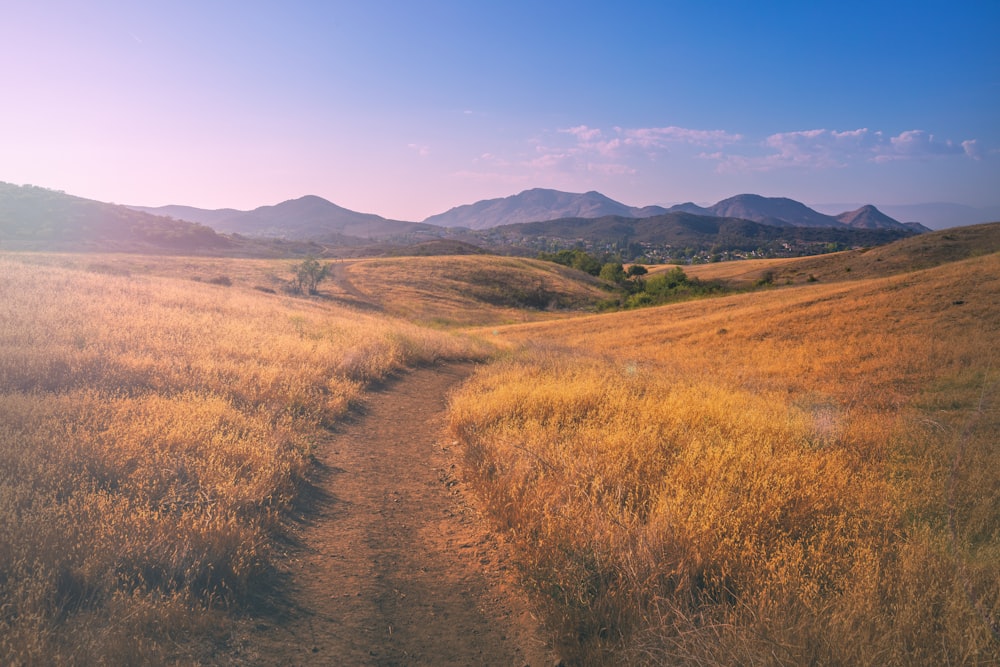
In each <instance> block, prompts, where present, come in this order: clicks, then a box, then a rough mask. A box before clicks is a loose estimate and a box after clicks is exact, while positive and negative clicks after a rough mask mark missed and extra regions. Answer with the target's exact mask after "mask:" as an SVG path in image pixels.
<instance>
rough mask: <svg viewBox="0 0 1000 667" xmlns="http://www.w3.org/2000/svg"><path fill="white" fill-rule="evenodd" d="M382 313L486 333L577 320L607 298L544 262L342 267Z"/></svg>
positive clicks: (445, 260) (492, 259)
mask: <svg viewBox="0 0 1000 667" xmlns="http://www.w3.org/2000/svg"><path fill="white" fill-rule="evenodd" d="M346 275H347V279H348V280H349V281H350V282H351V284H352V285H354V286H355V288H356V289H357V290H358V291H359V292H360V293H361V294H362V295H364V297H365V298H366V299H367V300H369V301H370V302H371V303H374V304H377V305H378V307H380V308H382V309H383V310H385V312H387V313H391V314H393V315H396V316H399V317H405V318H406V319H408V320H412V321H415V322H420V323H424V324H433V325H435V326H476V325H478V326H488V325H493V324H499V323H509V322H524V321H530V320H536V319H551V318H553V317H559V316H567V315H571V314H579V312H580V311H585V310H593V307H594V306H595V304H596V303H597V302H598V301H600V300H601V299H604V298H606V297H607V292H606V291H604V290H603V289H602V288H601V286H600V281H598V280H597V279H595V278H593V277H591V276H589V275H587V274H585V273H582V272H580V271H575V270H572V269H568V268H566V267H563V266H559V265H557V264H552V263H550V262H542V261H539V260H534V259H523V258H512V257H496V256H451V257H398V258H386V259H370V260H362V261H358V262H353V263H350V264H347V265H346Z"/></svg>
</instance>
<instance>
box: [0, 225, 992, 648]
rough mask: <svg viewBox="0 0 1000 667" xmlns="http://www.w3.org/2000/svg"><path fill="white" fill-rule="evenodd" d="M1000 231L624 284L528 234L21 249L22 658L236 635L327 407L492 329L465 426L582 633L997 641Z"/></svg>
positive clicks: (554, 620)
mask: <svg viewBox="0 0 1000 667" xmlns="http://www.w3.org/2000/svg"><path fill="white" fill-rule="evenodd" d="M946 234H947V235H950V236H951V238H950V239H949V238H947V237H946ZM998 237H1000V225H995V226H992V227H977V228H963V229H960V230H949V231H948V232H947V233H938V234H936V235H927V236H925V237H917V238H916V239H909V240H907V241H904V242H900V243H899V244H893V245H892V246H887V247H884V248H876V249H871V250H868V251H852V252H848V253H837V254H835V255H829V256H824V257H818V258H804V259H800V260H779V261H778V262H777V263H774V262H771V263H770V264H763V263H762V264H759V265H757V264H753V263H750V262H733V263H731V264H728V265H724V264H716V265H705V266H698V267H684V270H685V271H686V272H688V273H689V275H692V276H693V277H700V278H703V279H723V280H730V281H732V282H736V283H738V282H739V281H740V280H743V281H747V282H750V283H752V282H755V281H756V280H758V279H759V277H757V276H755V274H754V272H755V271H760V272H764V271H771V272H772V273H773V275H774V277H775V279H774V281H773V287H771V288H768V289H764V290H759V291H754V292H749V293H743V294H733V295H730V296H725V297H715V298H710V299H701V300H695V301H687V302H684V303H677V304H673V305H669V306H662V307H658V308H646V309H638V310H630V311H624V312H616V313H608V314H603V315H592V314H586V313H585V312H583V311H587V310H589V309H592V308H593V306H594V304H595V303H597V302H598V301H600V300H601V299H604V298H606V296H607V293H606V292H605V291H604V290H602V289H601V288H600V286H599V285H598V283H597V282H596V281H594V280H592V279H590V278H589V277H582V275H581V274H579V273H575V272H573V271H570V270H568V269H565V268H564V267H561V266H558V265H555V264H551V263H545V262H538V261H534V260H524V259H512V258H502V257H493V256H460V257H408V258H392V259H364V260H352V261H349V262H339V263H337V264H336V265H335V267H334V270H333V272H332V276H331V279H330V280H329V281H328V282H326V283H324V284H323V285H322V286H321V294H320V295H319V296H315V297H309V298H305V297H295V296H291V295H289V294H287V293H286V292H285V291H284V289H285V287H286V286H287V284H288V283H289V281H290V278H291V270H292V267H293V266H294V264H295V263H296V262H294V261H292V260H245V259H212V258H187V257H148V256H143V255H96V254H32V253H8V254H0V416H2V418H0V658H2V660H0V661H6V662H9V663H11V664H70V665H72V664H79V665H89V664H194V663H215V662H224V661H225V656H224V655H223V653H224V652H225V651H226V650H227V641H229V638H230V634H229V633H230V632H231V628H232V621H233V618H234V616H239V615H240V614H246V613H248V610H250V609H252V608H253V606H254V604H255V600H256V599H257V597H258V596H261V595H267V594H268V593H267V586H268V585H269V584H268V583H267V582H268V581H269V579H268V574H269V572H271V571H272V568H273V565H274V563H275V562H276V558H279V557H280V554H279V552H278V549H277V547H276V545H277V541H276V540H279V539H281V536H282V531H283V521H284V520H285V518H286V516H287V512H288V510H289V508H290V507H292V506H293V505H294V504H295V503H296V502H298V501H300V500H301V499H302V492H303V489H304V487H305V480H307V478H308V476H309V474H310V467H311V466H312V465H313V463H314V462H313V459H312V456H311V454H312V452H313V451H315V450H316V448H317V447H319V446H320V445H321V443H322V442H323V441H324V438H325V437H327V435H328V427H330V426H331V425H334V424H335V423H336V422H337V421H338V420H339V419H341V418H342V417H344V416H345V414H346V413H347V411H348V410H349V408H350V406H351V405H352V404H354V403H355V402H356V401H357V400H358V399H359V397H362V396H363V395H364V394H365V392H366V387H368V386H369V385H370V384H371V383H373V382H377V381H378V380H379V379H381V378H384V377H386V376H387V375H389V374H392V373H393V372H395V371H397V370H399V369H401V368H404V367H407V366H416V365H421V364H426V363H431V362H433V361H436V360H441V359H472V358H474V359H487V358H492V359H493V363H491V364H489V365H487V366H484V367H482V368H481V369H480V370H479V371H478V372H477V373H476V374H475V375H474V376H473V378H472V379H471V381H469V382H468V383H467V384H466V385H465V387H464V388H463V389H462V390H461V392H460V393H459V394H457V395H456V396H455V397H454V398H453V400H452V402H451V407H450V420H451V424H450V427H451V429H452V431H453V432H454V434H455V437H456V439H458V440H459V441H460V443H461V447H460V448H458V449H460V450H461V456H462V462H463V465H464V473H463V474H464V477H465V478H466V480H467V481H468V482H469V483H470V486H471V488H472V489H474V491H475V492H476V494H477V495H478V502H479V507H480V510H481V512H482V515H483V517H484V519H485V521H486V523H487V524H488V525H489V526H490V528H491V529H492V530H494V531H495V532H496V533H497V534H498V535H501V536H502V538H503V539H504V540H505V541H506V542H507V543H508V546H509V550H508V551H509V554H510V557H511V558H512V559H513V560H512V562H514V563H515V564H516V566H517V571H518V573H519V575H520V577H521V579H522V580H523V582H525V583H526V584H527V586H528V588H529V589H530V591H531V592H532V595H533V596H534V597H535V599H536V600H537V601H538V602H539V604H540V605H542V607H543V608H544V610H545V611H546V614H547V616H546V618H547V620H548V623H549V625H550V627H551V628H552V631H553V635H554V636H555V637H556V638H557V641H558V644H559V647H560V651H561V653H562V656H563V657H564V658H565V660H566V662H567V664H698V665H704V664H788V665H797V664H829V665H913V664H920V665H939V664H954V665H993V664H998V663H1000V638H998V632H1000V625H998V620H1000V449H998V446H997V445H998V439H997V434H998V433H1000V354H998V352H997V349H998V346H997V343H996V341H997V340H1000V254H998V253H997V252H996V250H997V248H1000V245H998V246H997V247H994V244H995V242H996V241H997V239H998ZM907 244H909V245H907ZM991 249H992V250H991ZM764 261H768V260H764ZM806 262H812V264H809V265H807V264H806ZM847 268H851V269H852V270H851V271H847V270H846V269H847ZM911 269H912V270H911ZM702 271H706V272H711V271H714V272H715V273H711V275H709V274H708V273H705V274H703V273H701V272H702ZM809 275H813V276H814V278H815V280H810V281H807V279H806V278H807V276H809ZM789 282H790V283H792V284H787V283H789ZM475 327H479V328H478V329H477V328H475ZM220 652H221V653H220Z"/></svg>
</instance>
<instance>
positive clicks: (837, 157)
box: [700, 128, 980, 171]
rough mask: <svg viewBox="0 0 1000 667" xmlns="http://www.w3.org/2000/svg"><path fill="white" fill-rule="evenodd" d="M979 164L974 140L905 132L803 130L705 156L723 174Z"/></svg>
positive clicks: (920, 131) (780, 133)
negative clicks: (906, 163)
mask: <svg viewBox="0 0 1000 667" xmlns="http://www.w3.org/2000/svg"><path fill="white" fill-rule="evenodd" d="M963 154H964V155H966V156H968V157H971V158H975V159H978V158H979V157H980V151H979V147H978V144H977V141H976V140H975V139H969V140H966V141H963V142H961V143H957V144H956V143H955V142H953V141H950V140H941V139H938V138H937V137H935V136H934V135H933V134H930V133H929V132H925V131H924V130H907V131H905V132H901V133H899V134H898V135H896V136H886V135H885V134H884V133H883V132H881V131H878V130H870V129H868V128H861V129H857V130H845V131H837V130H827V129H817V130H803V131H796V132H779V133H776V134H772V135H770V136H769V137H767V138H765V139H764V140H763V141H761V142H758V143H757V145H754V144H752V143H750V144H745V145H741V146H737V147H736V150H733V151H731V152H727V151H715V152H711V153H707V152H706V153H702V154H701V155H700V157H702V158H706V159H711V160H717V161H718V162H719V167H718V168H719V170H720V171H770V170H772V169H782V168H796V167H798V168H810V169H829V168H838V167H847V166H849V165H851V164H855V163H858V162H875V163H885V162H893V161H898V160H918V159H929V158H934V157H941V156H949V155H963Z"/></svg>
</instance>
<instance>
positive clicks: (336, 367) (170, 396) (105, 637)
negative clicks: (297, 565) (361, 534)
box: [0, 254, 485, 665]
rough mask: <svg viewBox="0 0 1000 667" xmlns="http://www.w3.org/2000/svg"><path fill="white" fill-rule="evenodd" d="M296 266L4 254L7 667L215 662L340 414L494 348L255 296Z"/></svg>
mask: <svg viewBox="0 0 1000 667" xmlns="http://www.w3.org/2000/svg"><path fill="white" fill-rule="evenodd" d="M288 264H289V263H288V262H270V263H268V262H252V261H244V260H187V259H184V258H166V257H163V258H151V257H140V256H106V257H102V256H94V255H32V254H11V255H5V256H0V351H2V353H0V415H2V419H0V656H2V662H4V663H5V664H26V665H30V664H60V665H63V664H65V665H72V664H79V665H92V664H157V663H170V664H172V663H176V662H180V663H190V662H199V661H206V660H208V661H213V658H212V657H211V653H210V652H211V651H212V650H213V647H215V646H219V645H224V642H225V636H226V632H227V627H228V626H227V624H226V613H227V612H231V611H234V610H236V611H238V610H239V609H240V608H241V607H244V606H245V605H247V604H250V603H252V600H253V598H254V596H255V595H257V594H259V593H260V590H259V588H260V586H261V585H263V583H264V581H265V579H263V578H262V577H264V576H265V575H266V573H267V572H268V570H269V567H270V563H271V562H272V561H273V558H274V557H275V556H274V553H273V549H272V545H273V539H274V537H275V536H276V535H277V534H278V533H280V530H281V521H282V516H283V513H284V512H285V511H286V510H287V509H288V508H289V506H290V504H291V503H293V502H294V501H295V500H296V498H297V497H298V495H299V493H300V490H301V489H300V487H301V485H302V482H303V479H304V477H305V476H306V474H307V472H308V469H309V465H310V453H311V450H312V448H313V447H314V446H315V444H316V443H317V442H318V441H319V439H321V438H322V437H323V436H324V433H325V431H324V427H325V426H328V425H329V424H331V423H333V422H334V421H336V420H337V419H338V418H340V417H341V416H343V415H344V413H345V412H346V411H347V409H348V407H349V406H350V405H351V403H352V402H353V401H355V400H356V399H357V398H358V397H359V396H360V394H361V393H362V392H363V391H364V389H365V387H366V385H367V384H369V383H370V382H372V381H375V380H378V379H379V378H383V377H385V376H386V375H387V374H389V373H392V372H394V371H396V370H398V369H400V368H402V367H405V366H412V365H419V364H424V363H430V362H433V361H435V360H438V359H455V358H475V357H481V356H483V354H484V351H485V348H484V347H483V346H482V345H481V344H478V343H476V342H475V341H474V340H472V339H469V338H465V337H460V336H457V335H454V334H446V333H443V332H436V331H431V330H429V329H426V328H420V327H416V326H414V325H411V324H408V323H406V322H403V321H400V320H396V319H392V318H389V317H386V316H383V315H369V314H365V313H364V312H361V311H358V310H350V309H346V308H341V307H338V306H336V305H334V304H335V302H333V301H331V300H329V299H317V298H312V299H304V298H292V297H289V296H284V295H282V294H280V293H275V294H271V293H265V292H262V291H261V290H260V289H254V287H255V286H258V287H259V286H265V287H267V286H269V285H270V284H271V283H268V282H267V281H268V280H269V278H268V276H274V278H275V280H277V281H279V282H280V280H281V279H282V277H283V276H285V279H287V276H286V274H287V270H288V269H287V266H288ZM223 275H224V276H226V277H227V278H228V279H229V282H230V283H231V286H226V285H224V284H213V283H212V282H210V281H211V279H213V278H218V277H219V276H223ZM192 278H199V279H200V282H196V281H195V280H192ZM216 282H219V281H216ZM274 285H275V286H278V283H277V282H276V283H274ZM206 651H208V652H209V653H206Z"/></svg>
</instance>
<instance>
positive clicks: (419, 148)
mask: <svg viewBox="0 0 1000 667" xmlns="http://www.w3.org/2000/svg"><path fill="white" fill-rule="evenodd" d="M406 147H407V148H409V149H410V150H411V151H413V152H414V153H416V154H417V155H419V156H420V157H427V156H428V155H430V154H431V147H430V146H426V145H424V144H406Z"/></svg>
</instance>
